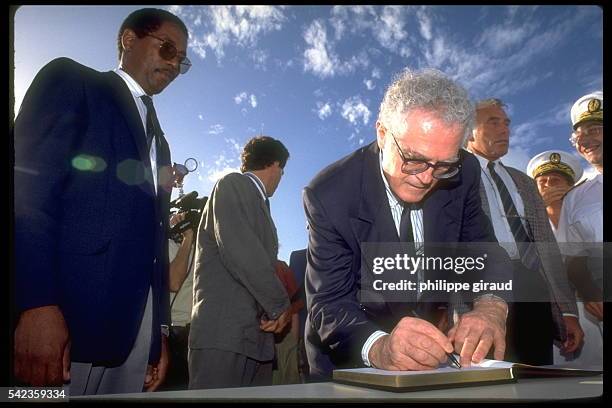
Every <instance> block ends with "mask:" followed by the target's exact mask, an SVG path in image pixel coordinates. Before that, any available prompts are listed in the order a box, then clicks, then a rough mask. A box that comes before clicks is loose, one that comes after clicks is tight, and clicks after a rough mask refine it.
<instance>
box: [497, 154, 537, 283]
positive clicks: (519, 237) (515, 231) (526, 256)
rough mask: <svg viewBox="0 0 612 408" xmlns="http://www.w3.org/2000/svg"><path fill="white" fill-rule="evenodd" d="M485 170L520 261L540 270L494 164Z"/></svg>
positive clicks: (527, 235) (530, 244) (535, 255)
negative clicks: (497, 193) (495, 188)
mask: <svg viewBox="0 0 612 408" xmlns="http://www.w3.org/2000/svg"><path fill="white" fill-rule="evenodd" d="M487 169H489V172H490V173H491V178H492V179H493V181H494V182H495V185H496V186H497V191H498V192H499V196H500V198H501V201H502V205H503V206H504V212H505V214H506V220H507V221H508V225H509V226H510V230H511V231H512V235H513V236H514V241H515V242H516V245H517V247H518V250H519V254H520V256H521V261H522V262H523V265H525V267H527V268H528V269H530V270H535V271H538V270H539V269H540V257H539V256H538V254H537V251H536V248H535V245H534V244H533V240H532V239H531V238H530V237H529V234H527V231H526V230H525V226H524V225H523V222H522V221H521V217H520V216H519V214H518V211H517V210H516V206H515V205H514V201H512V196H510V192H509V191H508V188H507V187H506V185H505V184H504V181H503V180H502V179H501V177H499V174H497V172H496V171H495V162H491V161H490V162H489V164H487Z"/></svg>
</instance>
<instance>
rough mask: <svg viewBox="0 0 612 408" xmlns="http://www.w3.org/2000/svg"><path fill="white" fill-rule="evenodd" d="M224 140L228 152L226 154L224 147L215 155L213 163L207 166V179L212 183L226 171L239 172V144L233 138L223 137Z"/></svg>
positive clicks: (226, 172)
mask: <svg viewBox="0 0 612 408" xmlns="http://www.w3.org/2000/svg"><path fill="white" fill-rule="evenodd" d="M224 141H225V143H226V145H227V148H228V149H229V150H230V153H229V154H228V153H227V151H226V149H224V150H223V151H222V152H221V153H220V154H218V155H217V156H216V158H215V160H214V162H213V164H212V165H209V166H207V172H206V173H207V179H208V180H209V181H210V182H212V183H215V182H217V180H219V179H220V178H221V177H223V176H225V175H226V174H228V173H232V172H240V152H241V149H242V148H241V146H240V144H239V143H238V142H237V141H236V140H235V139H233V138H225V140H224ZM202 164H203V163H202Z"/></svg>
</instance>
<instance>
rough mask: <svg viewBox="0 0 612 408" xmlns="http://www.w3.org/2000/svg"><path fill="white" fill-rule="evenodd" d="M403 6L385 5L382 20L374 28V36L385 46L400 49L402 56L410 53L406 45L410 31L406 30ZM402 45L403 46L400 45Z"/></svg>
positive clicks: (392, 49)
mask: <svg viewBox="0 0 612 408" xmlns="http://www.w3.org/2000/svg"><path fill="white" fill-rule="evenodd" d="M403 9H404V8H403V7H401V6H385V7H383V9H382V12H381V14H380V16H379V19H380V21H379V22H378V24H376V25H375V26H374V28H373V30H374V36H375V38H376V39H377V40H378V42H379V43H380V45H382V46H383V47H385V48H387V49H389V50H391V51H396V52H397V51H399V52H400V54H401V55H402V56H407V55H405V54H408V55H409V49H408V48H407V46H406V45H405V40H406V38H407V36H408V33H407V32H406V31H405V30H404V23H405V16H404V15H403V12H402V10H403ZM400 45H401V47H400Z"/></svg>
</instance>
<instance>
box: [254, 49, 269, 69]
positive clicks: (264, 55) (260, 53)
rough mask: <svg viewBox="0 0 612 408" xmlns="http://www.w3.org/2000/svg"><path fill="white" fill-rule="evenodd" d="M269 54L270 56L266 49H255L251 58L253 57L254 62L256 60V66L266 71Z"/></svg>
mask: <svg viewBox="0 0 612 408" xmlns="http://www.w3.org/2000/svg"><path fill="white" fill-rule="evenodd" d="M269 56H270V53H269V52H268V51H265V50H255V51H253V53H252V54H251V59H253V62H255V68H258V69H261V70H263V71H266V70H267V68H266V61H267V60H268V57H269Z"/></svg>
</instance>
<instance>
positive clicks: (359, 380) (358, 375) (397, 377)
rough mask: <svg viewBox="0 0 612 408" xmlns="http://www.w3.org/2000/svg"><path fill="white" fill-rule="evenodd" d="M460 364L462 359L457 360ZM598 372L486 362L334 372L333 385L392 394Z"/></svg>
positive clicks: (588, 374)
mask: <svg viewBox="0 0 612 408" xmlns="http://www.w3.org/2000/svg"><path fill="white" fill-rule="evenodd" d="M456 357H457V359H458V360H459V356H456ZM601 373H602V370H597V369H576V368H568V367H561V366H530V365H527V364H519V363H512V362H508V361H499V360H487V359H484V360H483V361H481V362H480V364H472V366H471V367H463V368H455V367H450V366H448V365H442V366H440V367H438V368H437V369H435V370H427V371H387V370H380V369H377V368H355V369H348V370H334V372H333V381H336V382H339V383H344V384H350V385H360V386H364V387H372V388H379V389H384V390H388V391H400V392H401V391H418V390H425V389H435V388H451V387H461V386H468V385H470V386H471V385H485V384H500V383H508V382H515V381H516V379H517V378H519V377H520V378H525V377H560V376H591V375H597V374H601Z"/></svg>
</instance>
